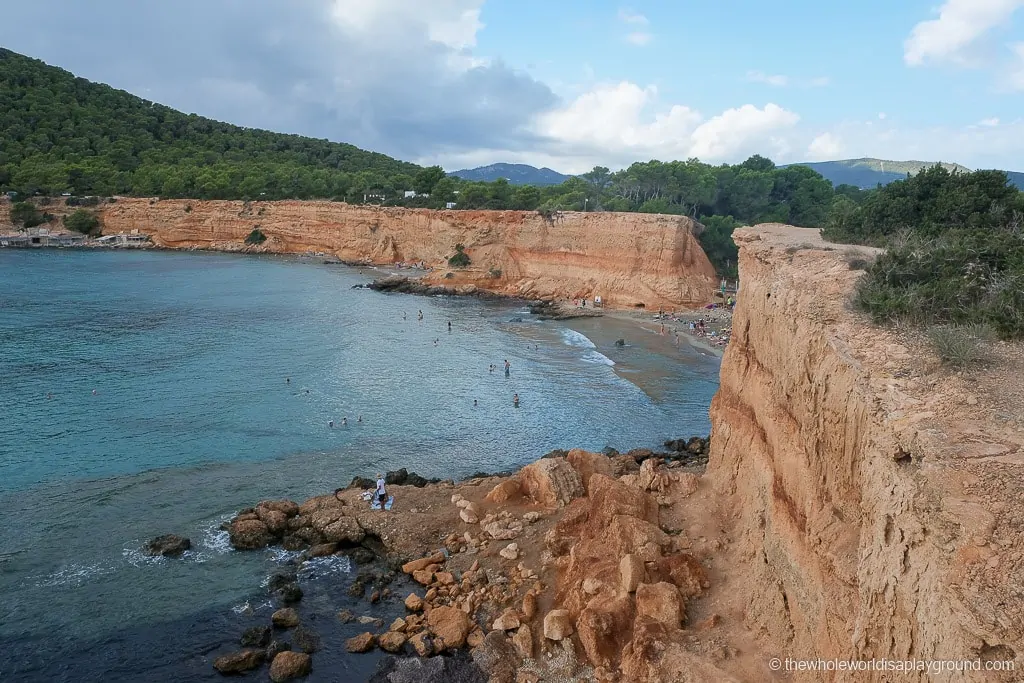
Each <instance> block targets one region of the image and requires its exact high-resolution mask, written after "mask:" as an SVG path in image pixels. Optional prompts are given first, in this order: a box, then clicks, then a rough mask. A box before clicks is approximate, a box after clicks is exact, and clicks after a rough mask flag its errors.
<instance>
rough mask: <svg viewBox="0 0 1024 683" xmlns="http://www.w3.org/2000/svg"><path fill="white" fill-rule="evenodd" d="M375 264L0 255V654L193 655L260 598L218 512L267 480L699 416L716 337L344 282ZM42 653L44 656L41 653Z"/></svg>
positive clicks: (640, 430)
mask: <svg viewBox="0 0 1024 683" xmlns="http://www.w3.org/2000/svg"><path fill="white" fill-rule="evenodd" d="M377 274H378V273H376V272H375V271H374V270H372V269H365V271H360V270H359V269H355V268H348V267H344V266H337V265H324V264H321V263H318V262H316V261H314V260H304V259H285V258H274V257H263V258H258V257H242V256H235V255H223V254H204V253H166V252H147V251H132V252H106V251H88V252H83V251H34V252H28V251H0V511H2V512H0V514H2V520H3V523H2V525H0V594H3V595H4V600H3V601H0V645H5V647H2V648H0V674H5V673H10V672H17V673H16V675H18V676H19V680H54V677H55V676H58V673H55V672H56V671H58V670H61V669H59V668H60V667H64V669H62V670H63V671H65V672H66V675H67V677H68V678H67V679H68V680H93V679H102V680H140V679H139V678H138V674H137V672H136V674H133V675H134V676H135V677H133V675H129V674H127V673H124V671H126V670H127V669H124V667H123V666H122V665H125V666H130V667H136V668H138V667H141V669H142V670H143V671H149V672H150V673H151V674H153V675H156V672H161V675H163V674H165V673H167V672H169V671H175V669H174V667H175V666H179V665H180V667H181V668H180V670H177V671H178V673H176V674H174V675H177V676H181V677H182V678H181V680H185V679H187V678H188V676H190V675H193V674H189V673H187V672H188V671H191V670H192V668H196V667H197V665H196V664H195V661H196V659H197V658H198V659H200V660H202V658H203V657H204V656H205V655H203V654H202V653H201V651H202V648H203V645H204V643H206V642H207V641H209V640H210V639H212V638H214V632H215V631H216V630H217V629H218V628H221V625H220V622H219V621H218V619H224V620H230V619H231V618H234V617H231V616H230V615H233V614H234V612H232V608H233V607H235V608H239V609H241V606H243V605H244V604H245V603H246V602H247V601H248V602H250V603H251V602H252V601H259V600H262V597H260V591H259V590H258V588H259V584H260V582H261V581H262V580H263V579H264V578H265V577H266V574H267V572H268V570H269V569H270V568H272V567H273V566H275V565H276V564H277V563H279V562H280V561H281V560H282V557H281V556H280V554H275V553H273V552H271V551H267V552H263V553H259V552H257V553H234V552H231V551H230V550H229V548H228V546H227V542H226V536H225V534H224V533H223V532H219V531H218V530H217V526H218V525H219V523H220V522H221V521H222V520H223V519H225V518H226V517H227V516H228V515H230V514H231V513H232V512H234V511H236V510H237V509H239V508H241V507H245V506H248V505H251V504H253V503H254V502H256V501H257V500H259V499H261V498H267V497H275V498H276V497H283V496H288V497H292V498H295V499H302V498H304V497H306V496H309V495H313V494H316V493H321V492H324V491H326V490H330V489H333V488H335V487H337V486H342V485H344V484H346V483H348V481H349V480H350V479H351V478H352V477H353V476H354V475H356V474H360V475H367V476H369V475H372V474H373V473H374V472H375V471H377V470H386V469H396V468H398V467H407V468H408V469H409V470H410V471H416V472H418V473H420V474H422V475H424V476H427V477H442V478H457V477H460V476H464V475H467V474H469V473H471V472H474V471H479V470H485V471H496V470H503V469H510V468H513V467H518V466H520V465H522V464H525V463H526V462H529V461H531V460H533V459H536V458H537V457H539V456H540V455H542V454H544V453H545V452H547V451H549V450H551V449H552V448H570V447H574V446H581V447H585V448H591V449H601V448H603V447H605V446H614V447H618V448H621V449H626V448H632V447H639V446H648V447H654V446H657V445H659V444H660V442H661V441H663V440H665V439H667V438H675V437H678V436H689V435H691V434H705V433H707V431H708V417H707V408H708V405H709V403H710V399H711V396H712V394H713V392H714V391H715V389H716V387H717V374H718V360H717V359H715V358H714V357H712V356H709V355H706V354H701V353H700V352H698V351H697V350H695V349H694V348H692V347H690V346H688V345H684V346H683V347H682V348H675V347H673V346H672V345H671V344H670V343H668V342H667V341H666V340H665V338H659V337H657V336H656V335H651V334H650V333H649V332H646V331H644V330H641V329H640V328H639V327H637V326H635V325H632V324H630V323H628V322H625V321H620V320H614V319H610V318H601V319H585V320H577V321H569V323H568V324H567V323H562V322H537V321H535V320H532V319H531V318H530V316H529V314H528V313H527V312H526V309H525V306H523V305H521V304H518V303H514V302H502V303H493V302H482V301H478V300H475V299H460V298H448V297H440V298H424V297H408V296H402V295H389V294H382V293H377V292H372V291H369V290H364V289H352V288H351V287H352V285H354V284H358V283H364V282H367V281H368V280H369V279H371V278H372V277H374V276H376V275H377ZM418 310H422V311H423V314H424V320H423V321H422V322H420V321H418V320H417V311H418ZM403 313H404V314H405V319H404V320H403ZM516 319H521V320H522V322H511V321H513V320H516ZM449 320H450V321H451V323H452V331H451V332H450V333H449V332H448V329H447V322H448V321H449ZM623 337H624V338H626V341H627V344H626V345H625V346H623V347H617V346H615V344H614V342H615V340H616V339H618V338H623ZM435 340H436V344H435ZM506 358H507V359H508V360H509V361H510V363H511V364H512V369H511V372H510V375H509V376H508V377H505V375H504V373H503V372H502V369H501V368H502V364H503V361H504V359H506ZM490 364H494V365H495V366H496V368H495V370H494V372H490V371H489V369H488V366H489V365H490ZM286 379H290V382H287V381H286ZM93 391H95V394H94V393H93ZM513 393H518V394H519V396H520V400H521V402H520V407H519V408H513V406H512V395H513ZM474 399H475V400H476V401H477V405H474V403H473V402H474ZM359 416H362V420H363V421H362V422H358V417H359ZM342 418H347V421H348V424H347V425H344V426H343V424H342ZM330 420H334V422H335V424H334V427H333V428H331V427H330V426H329V425H328V423H329V421H330ZM400 508H401V501H398V502H397V503H396V510H400ZM169 532H174V533H182V534H185V535H188V536H189V537H191V538H192V540H193V543H194V549H193V551H191V552H190V553H188V554H187V556H186V557H185V558H184V559H182V560H180V561H170V560H154V559H152V558H148V557H145V556H144V555H143V554H142V553H141V552H140V548H141V545H142V543H143V542H144V540H145V539H147V538H149V537H151V536H154V535H157V534H161V533H169ZM344 570H345V567H344V566H341V567H340V568H338V569H337V571H339V572H344ZM324 581H327V582H328V583H330V579H324ZM250 606H252V605H250ZM212 615H223V616H222V617H217V618H215V617H213V616H212ZM236 616H238V615H236ZM238 618H241V616H239V617H238ZM196 620H199V622H201V624H199V625H197V624H196ZM182 623H191V624H193V628H191V629H183V628H181V624H182ZM225 623H227V621H225ZM233 632H234V631H233ZM147 634H148V635H147ZM114 642H118V643H131V646H130V647H128V646H124V647H121V648H120V649H118V647H114V646H110V647H111V648H112V649H111V650H110V658H113V661H116V662H118V664H117V666H116V667H114V668H110V669H108V670H104V671H101V670H100V669H99V668H97V666H98V665H95V664H94V663H93V664H89V662H91V661H92V660H90V659H89V658H88V657H85V658H84V659H83V658H82V657H78V658H76V657H75V656H73V655H72V654H71V653H73V652H76V651H77V652H86V651H88V652H92V651H96V652H99V653H102V652H104V649H103V647H105V646H103V645H102V644H103V643H114ZM145 643H150V645H149V646H147V645H146V644H145ZM158 644H159V645H160V647H157V645H158ZM29 645H30V646H31V647H27V646H29ZM97 648H98V649H97ZM168 648H169V649H168ZM30 649H36V650H37V654H34V655H33V654H29V653H28V651H29V650H30ZM40 651H42V652H52V653H55V658H51V659H49V660H47V661H48V663H47V664H46V665H45V667H44V666H43V665H42V664H40V663H39V662H38V661H37V660H38V658H39V655H38V652H40ZM61 653H63V654H61ZM175 653H177V654H175ZM176 657H177V659H176ZM318 657H319V655H318ZM65 658H66V659H65ZM100 659H101V660H103V661H106V659H104V657H100ZM203 661H205V660H203ZM33 662H34V663H33ZM76 662H77V663H76ZM176 662H177V664H176ZM46 667H50V668H46ZM52 667H58V669H53V668H52ZM76 667H77V668H76ZM118 667H121V668H118ZM205 667H208V664H203V665H202V666H198V668H196V672H197V673H195V674H194V675H196V676H201V677H205V676H206V675H207V674H208V673H209V672H210V671H212V669H207V668H205ZM199 669H202V672H201V673H200V672H199ZM59 675H65V674H59Z"/></svg>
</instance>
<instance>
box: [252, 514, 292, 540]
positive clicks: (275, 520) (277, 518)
mask: <svg viewBox="0 0 1024 683" xmlns="http://www.w3.org/2000/svg"><path fill="white" fill-rule="evenodd" d="M256 513H257V515H259V518H260V521H261V522H263V523H264V524H266V525H267V530H268V531H269V532H270V533H271V534H273V535H274V536H280V535H282V534H283V533H284V532H285V531H287V530H288V515H286V514H284V513H283V512H278V511H277V510H261V509H259V508H257V510H256Z"/></svg>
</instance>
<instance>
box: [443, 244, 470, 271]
mask: <svg viewBox="0 0 1024 683" xmlns="http://www.w3.org/2000/svg"><path fill="white" fill-rule="evenodd" d="M469 264H470V260H469V254H467V253H466V251H465V247H463V246H462V245H461V244H456V245H455V255H454V256H452V257H451V258H449V259H448V265H449V266H451V267H452V268H465V267H466V266H468V265H469Z"/></svg>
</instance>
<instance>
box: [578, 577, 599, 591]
mask: <svg viewBox="0 0 1024 683" xmlns="http://www.w3.org/2000/svg"><path fill="white" fill-rule="evenodd" d="M603 585H604V583H602V582H601V580H600V579H595V578H594V577H592V576H588V577H587V578H585V579H583V586H582V587H583V592H584V593H586V594H587V595H594V594H595V593H597V592H598V591H599V590H601V586H603Z"/></svg>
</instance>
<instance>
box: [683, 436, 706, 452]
mask: <svg viewBox="0 0 1024 683" xmlns="http://www.w3.org/2000/svg"><path fill="white" fill-rule="evenodd" d="M686 450H687V451H688V452H689V453H693V454H697V453H703V452H704V439H702V438H700V437H699V436H691V437H690V438H689V439H688V440H687V442H686Z"/></svg>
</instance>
